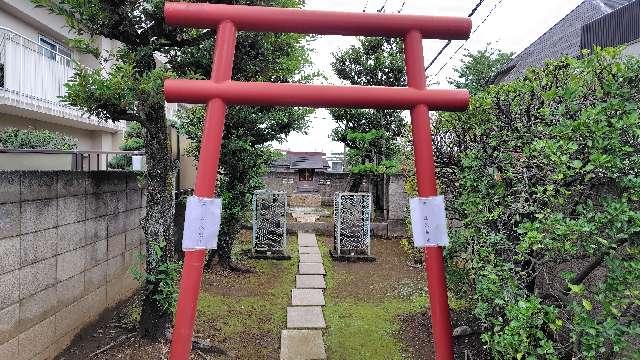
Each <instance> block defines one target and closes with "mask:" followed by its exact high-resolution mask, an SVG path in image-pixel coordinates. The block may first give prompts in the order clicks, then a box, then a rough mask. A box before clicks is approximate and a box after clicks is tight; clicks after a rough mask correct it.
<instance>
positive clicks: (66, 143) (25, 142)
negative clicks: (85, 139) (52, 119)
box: [0, 128, 78, 150]
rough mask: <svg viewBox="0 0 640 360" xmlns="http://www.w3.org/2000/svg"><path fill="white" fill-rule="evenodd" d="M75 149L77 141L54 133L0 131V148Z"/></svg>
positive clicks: (7, 129) (32, 130) (45, 131)
mask: <svg viewBox="0 0 640 360" xmlns="http://www.w3.org/2000/svg"><path fill="white" fill-rule="evenodd" d="M77 147H78V139H75V138H72V137H70V136H67V135H64V134H61V133H58V132H54V131H49V130H36V129H16V128H6V129H4V130H0V148H5V149H47V150H75V149H76V148H77Z"/></svg>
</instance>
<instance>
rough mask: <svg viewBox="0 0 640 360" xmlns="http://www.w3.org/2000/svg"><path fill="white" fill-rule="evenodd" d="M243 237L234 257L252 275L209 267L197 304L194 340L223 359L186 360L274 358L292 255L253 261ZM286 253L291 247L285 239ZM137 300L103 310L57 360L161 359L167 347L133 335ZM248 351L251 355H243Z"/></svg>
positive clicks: (291, 278)
mask: <svg viewBox="0 0 640 360" xmlns="http://www.w3.org/2000/svg"><path fill="white" fill-rule="evenodd" d="M249 236H250V235H249V234H248V233H245V234H244V236H243V238H244V241H243V242H242V243H241V244H240V245H239V248H240V249H241V250H239V252H238V253H237V254H236V255H235V256H236V258H237V259H238V260H239V261H240V263H242V264H243V265H246V266H247V267H249V268H251V269H253V270H254V273H249V274H246V273H234V272H229V271H222V270H221V269H220V268H217V267H216V268H215V269H214V270H212V271H211V272H208V273H205V275H204V278H203V282H202V291H201V294H200V300H199V303H198V318H197V322H196V330H195V335H196V337H198V338H201V339H207V340H209V341H210V342H211V343H212V344H213V345H215V346H216V347H219V348H221V349H223V350H224V354H218V353H215V352H214V353H205V352H204V351H194V352H192V356H191V359H225V360H226V359H243V360H245V359H277V358H278V357H279V351H280V330H281V329H283V328H285V326H286V306H287V305H288V303H289V294H290V291H291V288H292V287H293V286H295V273H296V271H297V263H298V260H297V254H296V255H295V256H294V258H293V259H291V260H288V261H267V260H253V259H249V258H248V257H247V256H246V250H247V248H249V247H250V244H249V242H248V240H249ZM289 245H290V248H292V249H295V247H296V246H297V244H296V242H295V238H294V237H290V243H289ZM137 300H138V299H137V298H132V299H129V300H128V301H125V302H122V303H120V304H118V305H117V306H115V307H114V308H113V309H111V310H110V311H107V312H106V313H104V314H103V315H102V317H101V318H100V319H99V320H98V321H97V322H96V323H95V324H94V325H93V326H90V327H87V328H85V329H84V330H83V331H82V332H81V333H80V334H79V335H78V336H76V338H75V339H74V341H73V342H72V344H71V345H70V346H69V348H67V349H66V351H65V352H64V353H62V354H60V355H59V356H58V357H57V358H56V359H59V360H62V359H64V360H85V359H86V360H88V359H96V360H111V359H131V360H134V359H136V360H137V359H140V360H146V359H167V358H168V353H169V345H170V344H169V342H168V341H161V342H159V343H157V342H156V343H154V342H149V341H145V340H142V339H140V338H139V337H138V336H137V334H136V333H135V322H136V320H135V319H136V318H137V316H138V315H137V314H139V309H137V306H138V302H137ZM248 349H251V350H248Z"/></svg>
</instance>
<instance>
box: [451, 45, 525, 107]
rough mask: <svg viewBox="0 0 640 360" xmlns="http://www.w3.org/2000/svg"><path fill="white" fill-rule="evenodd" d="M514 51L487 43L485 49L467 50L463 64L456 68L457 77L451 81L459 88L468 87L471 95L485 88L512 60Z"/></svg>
mask: <svg viewBox="0 0 640 360" xmlns="http://www.w3.org/2000/svg"><path fill="white" fill-rule="evenodd" d="M512 57H513V53H506V52H503V51H501V50H498V49H493V48H490V47H489V45H487V46H486V47H485V48H484V50H480V51H477V52H475V53H471V52H467V53H466V54H465V55H464V59H463V60H462V64H461V65H460V66H459V67H457V68H456V69H454V71H455V73H456V75H457V78H455V79H449V83H450V84H451V85H453V86H454V87H456V88H458V89H467V90H469V92H470V93H471V95H475V94H477V93H479V92H480V91H483V90H485V89H486V88H487V87H489V85H491V82H492V80H493V77H494V76H495V74H496V73H497V72H498V71H499V70H500V69H502V67H504V66H505V65H506V64H507V63H509V61H511V59H512Z"/></svg>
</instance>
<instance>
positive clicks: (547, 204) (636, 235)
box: [434, 49, 640, 359]
mask: <svg viewBox="0 0 640 360" xmlns="http://www.w3.org/2000/svg"><path fill="white" fill-rule="evenodd" d="M639 89H640V59H638V58H632V57H628V58H623V57H622V55H621V52H620V50H618V49H606V50H596V51H595V52H594V53H593V54H585V57H583V58H582V59H575V58H570V57H566V58H563V59H560V60H557V61H551V62H548V63H546V64H545V66H544V67H543V68H541V69H532V70H529V71H528V72H527V74H526V75H525V76H524V78H522V79H520V80H516V81H513V82H510V83H506V84H500V85H497V86H493V87H491V88H489V89H487V90H486V91H484V92H481V93H479V94H477V95H476V96H474V97H473V99H472V103H471V107H470V109H469V110H468V111H467V112H465V113H460V114H439V116H438V117H437V119H436V121H435V125H434V144H435V150H436V158H437V161H438V164H437V166H438V175H439V182H440V186H441V187H442V189H443V190H444V191H443V192H444V193H446V194H447V195H449V196H450V198H448V202H447V211H448V214H450V215H451V216H452V217H455V218H458V219H459V220H460V226H457V227H455V228H453V229H451V231H450V241H451V245H450V247H448V248H447V252H446V255H447V261H448V265H449V269H450V271H451V275H452V276H451V278H452V279H455V281H454V282H451V286H452V291H453V292H459V291H466V292H468V293H469V294H470V297H471V299H470V301H471V302H472V303H473V306H474V307H475V314H476V316H477V318H478V320H479V322H480V325H481V328H482V329H483V336H482V338H483V340H484V341H485V343H486V344H487V345H488V347H489V349H490V350H491V352H492V353H493V356H494V357H495V358H499V359H507V358H516V359H535V358H544V359H559V358H574V359H605V358H614V357H617V358H625V357H634V356H640V350H638V349H637V348H634V347H633V346H632V345H631V342H633V341H639V338H640V173H639V172H638V169H640V156H639V155H640V118H639V116H638V111H639V110H640V91H639ZM460 274H463V276H461V275H460Z"/></svg>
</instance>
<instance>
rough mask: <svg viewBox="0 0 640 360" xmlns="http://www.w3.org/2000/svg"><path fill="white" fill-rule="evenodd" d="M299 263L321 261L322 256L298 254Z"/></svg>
mask: <svg viewBox="0 0 640 360" xmlns="http://www.w3.org/2000/svg"><path fill="white" fill-rule="evenodd" d="M300 262H301V263H321V262H322V256H320V254H300Z"/></svg>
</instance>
